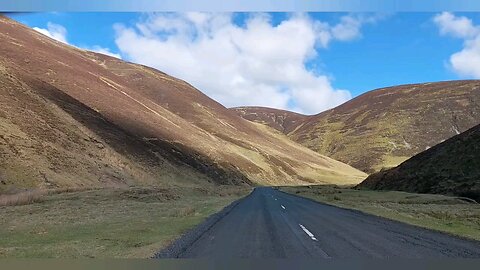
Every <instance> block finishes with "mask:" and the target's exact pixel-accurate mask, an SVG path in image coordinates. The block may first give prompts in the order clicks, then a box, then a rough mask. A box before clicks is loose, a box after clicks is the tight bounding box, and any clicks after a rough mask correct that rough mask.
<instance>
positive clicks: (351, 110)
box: [289, 81, 480, 173]
mask: <svg viewBox="0 0 480 270" xmlns="http://www.w3.org/2000/svg"><path fill="white" fill-rule="evenodd" d="M477 124H480V81H453V82H440V83H426V84H415V85H403V86H397V87H391V88H384V89H379V90H375V91H371V92H368V93H365V94H363V95H361V96H359V97H357V98H354V99H352V100H350V101H349V102H346V103H345V104H342V105H340V106H338V107H336V108H334V109H332V110H329V111H326V112H323V113H321V114H318V115H316V116H313V117H310V118H308V120H307V121H306V122H305V123H303V124H302V125H301V126H300V127H298V128H297V129H295V130H294V131H293V132H291V133H289V136H290V138H292V139H293V140H294V141H296V142H299V143H301V144H303V145H305V146H307V147H309V148H311V149H313V150H315V151H317V152H318V153H321V154H323V155H327V156H329V157H332V158H334V159H337V160H340V161H342V162H346V163H347V164H350V165H352V166H353V167H355V168H357V169H360V170H362V171H365V172H369V173H370V172H374V171H379V170H380V169H382V168H384V167H393V166H396V165H398V164H400V163H401V162H402V161H404V160H406V159H408V158H410V157H412V156H413V155H415V154H418V153H420V152H422V151H424V150H425V149H428V148H429V147H432V146H434V145H436V144H438V143H440V142H442V141H444V140H446V139H448V138H450V137H452V136H454V135H457V134H459V133H461V132H463V131H466V130H467V129H469V128H471V127H473V126H475V125H477Z"/></svg>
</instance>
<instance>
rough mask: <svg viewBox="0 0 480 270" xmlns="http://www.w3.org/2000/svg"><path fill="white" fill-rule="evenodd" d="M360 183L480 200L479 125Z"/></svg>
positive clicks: (381, 188)
mask: <svg viewBox="0 0 480 270" xmlns="http://www.w3.org/2000/svg"><path fill="white" fill-rule="evenodd" d="M359 187H360V188H369V189H376V190H403V191H409V192H417V193H441V194H450V195H456V196H463V197H469V198H472V199H474V200H477V201H480V125H479V126H476V127H473V128H472V129H470V130H468V131H466V132H464V133H462V134H460V135H457V136H455V137H453V138H451V139H449V140H447V141H445V142H443V143H441V144H439V145H436V146H434V147H432V148H430V149H428V150H427V151H424V152H422V153H420V154H418V155H416V156H414V157H412V158H411V159H409V160H407V161H405V162H403V163H402V164H400V165H399V166H398V167H395V168H392V169H389V170H385V171H381V172H378V173H376V174H373V175H371V176H369V177H368V178H367V179H366V180H365V181H364V182H362V183H361V184H360V185H359Z"/></svg>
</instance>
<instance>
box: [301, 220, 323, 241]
mask: <svg viewBox="0 0 480 270" xmlns="http://www.w3.org/2000/svg"><path fill="white" fill-rule="evenodd" d="M298 225H300V228H302V230H303V231H304V232H305V233H306V234H307V235H308V236H309V237H310V238H311V239H312V240H313V241H318V240H317V238H315V235H313V233H311V232H310V231H309V230H307V228H305V226H303V225H302V224H298Z"/></svg>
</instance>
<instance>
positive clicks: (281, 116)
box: [231, 107, 308, 134]
mask: <svg viewBox="0 0 480 270" xmlns="http://www.w3.org/2000/svg"><path fill="white" fill-rule="evenodd" d="M231 110H233V111H234V112H236V113H237V114H238V115H239V116H241V117H242V118H244V119H247V120H249V121H252V122H256V123H259V124H264V125H267V126H269V127H271V128H274V129H276V130H278V131H280V132H282V133H284V134H288V133H290V132H291V131H293V130H294V129H295V128H296V127H297V126H299V125H300V124H302V123H303V122H304V121H305V120H306V119H307V117H308V116H306V115H303V114H299V113H295V112H290V111H285V110H278V109H272V108H266V107H236V108H231Z"/></svg>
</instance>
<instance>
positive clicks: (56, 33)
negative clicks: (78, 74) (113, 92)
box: [33, 22, 121, 58]
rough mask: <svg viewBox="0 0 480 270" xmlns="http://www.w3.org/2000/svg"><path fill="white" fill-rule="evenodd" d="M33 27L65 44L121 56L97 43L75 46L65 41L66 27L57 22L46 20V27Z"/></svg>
mask: <svg viewBox="0 0 480 270" xmlns="http://www.w3.org/2000/svg"><path fill="white" fill-rule="evenodd" d="M33 29H34V30H36V31H37V32H39V33H42V34H44V35H46V36H47V37H50V38H52V39H55V40H57V41H60V42H63V43H65V44H68V45H71V46H75V47H78V48H80V49H84V50H89V51H93V52H97V53H101V54H105V55H109V56H112V57H116V58H121V56H120V54H117V53H113V52H111V51H110V49H108V48H103V47H100V46H98V45H94V46H91V47H88V46H87V47H85V46H84V47H82V46H76V45H73V44H71V43H69V42H68V41H67V34H68V31H67V29H66V28H65V27H63V26H62V25H59V24H55V23H51V22H48V23H47V28H46V29H45V28H39V27H33Z"/></svg>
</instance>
